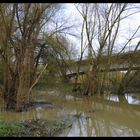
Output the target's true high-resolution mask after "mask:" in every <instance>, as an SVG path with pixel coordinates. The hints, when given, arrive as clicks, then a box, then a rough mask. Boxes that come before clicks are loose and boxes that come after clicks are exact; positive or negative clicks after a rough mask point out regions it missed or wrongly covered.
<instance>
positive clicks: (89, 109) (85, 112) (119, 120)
mask: <svg viewBox="0 0 140 140" xmlns="http://www.w3.org/2000/svg"><path fill="white" fill-rule="evenodd" d="M34 100H37V101H48V102H50V103H52V105H53V106H54V107H48V108H43V107H37V108H36V109H33V110H30V111H27V112H21V113H15V112H4V111H1V112H0V120H5V121H7V122H12V121H21V120H28V119H47V120H52V121H53V120H56V118H58V117H63V116H71V115H77V116H79V117H77V119H75V121H74V122H73V124H72V126H71V127H70V128H68V129H66V130H64V131H63V132H62V133H61V134H60V135H59V136H67V137H71V136H140V94H139V93H137V94H126V95H125V96H124V97H123V98H122V97H118V96H115V95H106V96H104V97H102V96H100V97H98V96H94V97H80V96H76V97H74V96H72V95H70V94H69V95H68V94H66V95H65V94H61V93H58V92H57V91H48V92H45V91H44V92H41V93H39V92H38V93H37V94H36V95H35V97H34Z"/></svg>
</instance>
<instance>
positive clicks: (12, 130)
mask: <svg viewBox="0 0 140 140" xmlns="http://www.w3.org/2000/svg"><path fill="white" fill-rule="evenodd" d="M72 123H73V119H63V120H62V119H58V120H56V121H52V122H50V121H47V120H41V119H36V120H34V119H33V120H26V121H24V122H16V123H7V122H4V121H0V137H50V136H51V137H53V136H57V135H58V134H59V133H61V131H62V130H64V129H66V128H68V127H70V126H72Z"/></svg>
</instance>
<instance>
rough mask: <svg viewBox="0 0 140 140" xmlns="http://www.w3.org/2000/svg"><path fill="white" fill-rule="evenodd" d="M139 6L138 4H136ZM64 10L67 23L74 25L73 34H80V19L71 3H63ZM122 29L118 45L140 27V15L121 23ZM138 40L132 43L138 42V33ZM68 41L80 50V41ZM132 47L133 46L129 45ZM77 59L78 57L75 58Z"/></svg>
mask: <svg viewBox="0 0 140 140" xmlns="http://www.w3.org/2000/svg"><path fill="white" fill-rule="evenodd" d="M137 5H138V6H140V4H137ZM65 7H66V9H65V10H64V14H65V16H67V17H68V22H69V23H73V24H75V25H76V27H75V29H73V32H74V33H75V34H79V35H80V33H81V24H80V23H81V22H82V17H81V15H80V14H79V12H78V11H77V9H76V7H75V6H74V4H72V3H65ZM121 24H122V27H121V29H120V33H119V38H118V40H117V43H118V44H123V43H124V42H125V41H126V39H127V38H129V37H130V36H131V33H130V31H131V32H134V31H135V30H136V28H137V27H138V26H140V13H137V14H135V15H132V16H131V17H129V18H128V19H125V20H123V21H122V23H121ZM137 35H138V36H139V38H137V39H136V40H135V41H134V43H136V42H137V41H138V40H140V32H138V34H137ZM69 38H70V40H71V41H72V42H73V43H74V44H75V47H76V48H77V49H78V50H80V40H79V39H78V38H75V37H72V36H69ZM130 45H133V44H130ZM77 57H78V56H77Z"/></svg>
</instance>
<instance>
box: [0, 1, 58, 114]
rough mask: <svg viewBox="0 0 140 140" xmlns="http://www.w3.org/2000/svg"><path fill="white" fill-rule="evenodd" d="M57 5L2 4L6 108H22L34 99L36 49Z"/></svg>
mask: <svg viewBox="0 0 140 140" xmlns="http://www.w3.org/2000/svg"><path fill="white" fill-rule="evenodd" d="M56 9H57V4H35V3H34V4H31V3H26V4H18V3H15V4H0V24H1V27H0V28H1V39H0V56H1V59H2V63H3V74H4V75H3V85H2V86H1V93H2V96H3V98H4V101H5V104H6V108H7V109H12V110H17V111H19V110H22V109H24V108H25V107H26V105H27V104H28V103H29V102H30V92H31V89H32V87H33V85H34V83H36V79H35V77H33V75H34V74H33V73H34V71H35V70H34V69H35V68H36V67H35V48H36V46H37V43H38V39H39V37H40V31H41V29H42V27H43V26H44V25H46V22H48V21H49V20H50V18H51V17H52V16H53V15H54V13H55V12H56Z"/></svg>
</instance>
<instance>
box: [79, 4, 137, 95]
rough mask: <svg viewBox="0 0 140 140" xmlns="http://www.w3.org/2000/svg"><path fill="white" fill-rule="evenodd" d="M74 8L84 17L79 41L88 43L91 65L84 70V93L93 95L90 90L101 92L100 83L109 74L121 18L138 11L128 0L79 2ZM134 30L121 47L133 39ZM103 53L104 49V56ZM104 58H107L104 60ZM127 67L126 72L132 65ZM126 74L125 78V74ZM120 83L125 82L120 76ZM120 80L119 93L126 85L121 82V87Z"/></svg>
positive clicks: (102, 89) (103, 82)
mask: <svg viewBox="0 0 140 140" xmlns="http://www.w3.org/2000/svg"><path fill="white" fill-rule="evenodd" d="M76 7H77V10H78V11H79V13H80V14H81V16H82V18H83V26H82V31H81V35H82V37H81V40H82V43H81V44H85V43H86V44H87V45H86V46H87V48H88V60H89V64H90V65H89V66H90V67H89V70H88V71H87V82H86V84H85V91H84V94H85V95H92V94H93V93H102V92H103V91H104V88H103V85H104V84H105V82H106V80H107V78H108V76H107V75H109V74H108V72H109V69H110V67H111V65H113V63H114V62H113V61H112V56H113V53H114V49H116V44H117V41H118V36H119V31H120V27H121V21H122V20H123V19H126V18H127V17H129V16H130V15H133V14H135V13H137V11H134V12H133V10H132V9H134V7H133V6H131V5H129V4H127V3H119V4H118V3H110V4H98V3H93V4H89V3H86V4H78V5H77V6H76ZM128 10H129V11H131V10H132V12H131V13H130V14H128V13H129V12H128ZM138 29H139V27H138ZM138 29H136V32H138ZM136 32H135V33H134V34H133V33H132V35H131V36H130V38H129V39H128V40H127V41H126V43H125V45H124V47H122V48H126V46H127V45H128V43H129V42H130V41H132V40H133V39H134V37H135V34H136ZM138 46H139V42H138V44H137V45H136V47H135V50H134V52H136V50H137V48H138ZM81 47H84V46H81ZM118 49H119V48H118ZM105 50H106V51H105ZM122 50H123V49H122ZM104 52H106V56H105V57H104ZM120 52H121V51H120ZM118 57H119V53H118ZM105 58H106V61H105V60H104V59H105ZM129 67H130V70H129V71H128V72H127V74H129V73H130V71H131V67H133V65H131V66H129ZM102 69H105V70H106V71H104V73H102V74H101V70H102ZM125 77H127V75H126V76H125ZM124 81H125V82H124ZM127 81H128V80H127ZM121 83H127V82H126V79H125V78H123V80H122V82H121ZM121 83H120V88H119V89H118V90H119V92H122V90H123V89H124V88H123V87H124V86H126V85H127V84H123V85H124V86H122V84H121Z"/></svg>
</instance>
